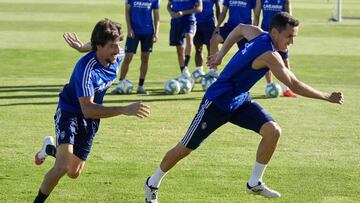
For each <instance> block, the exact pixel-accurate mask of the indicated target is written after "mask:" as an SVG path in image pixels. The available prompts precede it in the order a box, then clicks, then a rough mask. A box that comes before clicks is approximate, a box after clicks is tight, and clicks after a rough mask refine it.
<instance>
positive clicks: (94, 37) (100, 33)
mask: <svg viewBox="0 0 360 203" xmlns="http://www.w3.org/2000/svg"><path fill="white" fill-rule="evenodd" d="M118 37H120V40H123V33H122V30H121V24H120V23H117V22H114V21H112V20H110V19H107V18H105V19H102V20H100V21H99V22H97V23H96V25H95V27H94V29H93V31H92V33H91V47H92V49H93V50H95V51H96V50H97V48H96V46H97V45H101V46H104V45H105V44H106V42H108V41H113V40H115V39H116V38H118Z"/></svg>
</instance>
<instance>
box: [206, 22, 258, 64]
mask: <svg viewBox="0 0 360 203" xmlns="http://www.w3.org/2000/svg"><path fill="white" fill-rule="evenodd" d="M262 33H263V31H262V29H261V28H259V27H258V26H253V25H245V24H241V23H240V24H239V25H238V26H236V28H235V29H234V30H233V31H231V32H230V34H229V36H228V37H227V38H226V40H225V42H224V44H223V46H222V47H221V49H220V50H219V51H218V52H217V53H215V54H214V55H212V56H209V57H208V62H207V64H208V65H209V66H210V67H211V66H218V65H220V64H221V63H222V59H223V58H224V56H225V55H226V54H227V53H228V52H229V50H230V49H231V47H232V46H233V45H234V44H235V43H237V42H238V41H240V40H242V39H244V38H245V39H246V40H248V41H250V40H252V39H254V38H255V37H257V36H259V35H260V34H262Z"/></svg>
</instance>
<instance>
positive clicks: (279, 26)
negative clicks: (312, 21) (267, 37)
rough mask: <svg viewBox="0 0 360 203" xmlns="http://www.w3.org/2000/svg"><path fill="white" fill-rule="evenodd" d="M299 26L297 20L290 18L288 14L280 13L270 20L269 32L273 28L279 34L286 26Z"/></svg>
mask: <svg viewBox="0 0 360 203" xmlns="http://www.w3.org/2000/svg"><path fill="white" fill-rule="evenodd" d="M299 24H300V22H299V20H297V19H296V18H294V17H293V16H291V15H290V14H289V13H287V12H280V13H277V14H276V15H274V16H273V17H272V18H271V22H270V31H271V29H272V28H275V29H276V30H277V31H279V32H281V31H283V30H285V29H286V25H290V26H291V27H297V26H299Z"/></svg>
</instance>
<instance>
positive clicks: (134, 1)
mask: <svg viewBox="0 0 360 203" xmlns="http://www.w3.org/2000/svg"><path fill="white" fill-rule="evenodd" d="M126 4H129V5H130V6H131V9H130V21H131V28H132V29H133V30H134V33H135V34H136V35H139V34H143V35H144V34H145V35H147V34H153V33H154V26H153V20H152V10H153V9H159V8H160V3H159V0H127V2H126Z"/></svg>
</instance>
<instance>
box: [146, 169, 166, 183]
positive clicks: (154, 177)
mask: <svg viewBox="0 0 360 203" xmlns="http://www.w3.org/2000/svg"><path fill="white" fill-rule="evenodd" d="M165 175H166V172H163V171H162V170H161V168H160V166H159V167H158V168H157V170H156V171H155V173H154V174H153V175H152V176H151V177H150V179H149V182H148V184H149V185H151V186H153V187H157V188H158V187H159V186H160V183H161V180H162V179H163V178H164V176H165Z"/></svg>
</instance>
